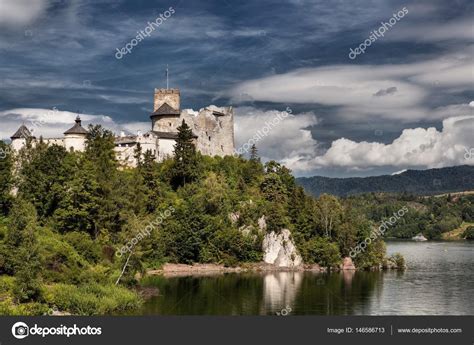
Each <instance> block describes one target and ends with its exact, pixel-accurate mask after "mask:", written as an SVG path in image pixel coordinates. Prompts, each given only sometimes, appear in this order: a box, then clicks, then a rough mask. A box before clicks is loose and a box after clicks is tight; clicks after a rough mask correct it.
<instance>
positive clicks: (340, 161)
mask: <svg viewBox="0 0 474 345" xmlns="http://www.w3.org/2000/svg"><path fill="white" fill-rule="evenodd" d="M472 133H474V116H472V115H466V116H456V117H450V118H447V119H445V120H444V121H443V128H442V130H441V131H438V130H437V129H436V128H434V127H430V128H426V129H425V128H414V129H405V130H404V131H403V132H402V134H401V135H400V137H398V138H397V139H395V140H394V141H393V142H392V143H390V144H383V143H378V142H366V141H362V142H355V141H352V140H349V139H345V138H340V139H338V140H335V141H333V142H332V144H331V147H330V148H329V149H328V150H327V152H326V153H325V154H324V155H321V156H316V157H314V158H313V159H309V160H308V159H302V158H299V159H295V158H293V159H287V161H288V162H290V163H291V165H290V168H292V169H294V170H297V171H312V170H315V169H319V168H323V167H344V168H347V169H353V170H360V169H367V168H373V167H383V166H392V167H397V168H399V169H406V168H409V167H419V166H422V167H425V168H439V167H444V166H453V165H460V164H474V156H473V157H470V155H469V153H470V152H471V149H472V148H474V137H473V135H472Z"/></svg>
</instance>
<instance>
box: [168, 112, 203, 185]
mask: <svg viewBox="0 0 474 345" xmlns="http://www.w3.org/2000/svg"><path fill="white" fill-rule="evenodd" d="M197 163H198V160H197V155H196V147H195V146H194V143H193V132H192V130H191V128H189V126H188V125H187V124H186V122H184V120H183V122H182V124H181V126H179V127H178V139H177V140H176V145H175V146H174V162H173V167H172V174H171V176H172V184H173V186H174V187H175V188H177V187H179V186H183V185H185V184H186V183H189V182H192V181H194V180H195V179H196V178H197V175H198V173H197Z"/></svg>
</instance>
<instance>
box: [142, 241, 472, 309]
mask: <svg viewBox="0 0 474 345" xmlns="http://www.w3.org/2000/svg"><path fill="white" fill-rule="evenodd" d="M388 251H389V254H391V253H393V252H401V253H402V254H403V255H404V256H405V259H406V262H407V264H408V267H409V268H408V270H407V271H406V272H397V271H392V272H359V271H356V272H354V271H346V272H340V273H330V274H326V273H324V274H322V273H313V272H272V273H244V274H235V273H234V274H221V275H214V276H201V277H197V276H194V277H171V278H164V277H149V278H147V279H145V280H144V281H143V284H144V285H149V286H154V287H157V288H158V289H159V290H160V295H159V296H155V297H153V298H151V299H150V300H148V301H147V302H146V303H145V305H144V306H143V308H142V309H141V310H138V311H136V314H138V315H275V313H276V312H281V311H282V310H283V309H284V308H287V307H289V308H290V309H291V312H290V313H289V314H290V315H308V314H310V315H437V314H444V315H472V314H473V313H474V299H473V298H472V295H474V270H473V267H474V243H472V242H464V243H462V242H461V243H459V242H429V243H426V242H424V243H414V242H407V241H404V242H400V241H398V242H389V243H388Z"/></svg>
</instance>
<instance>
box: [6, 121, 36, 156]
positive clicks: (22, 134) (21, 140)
mask: <svg viewBox="0 0 474 345" xmlns="http://www.w3.org/2000/svg"><path fill="white" fill-rule="evenodd" d="M29 138H32V139H34V138H35V137H34V136H32V135H31V132H30V130H29V129H28V128H27V127H26V126H25V125H21V126H20V128H18V130H17V131H16V132H15V134H13V135H12V136H11V137H10V139H11V140H12V149H13V150H15V151H20V150H21V149H22V148H23V147H24V146H25V145H26V140H27V139H29Z"/></svg>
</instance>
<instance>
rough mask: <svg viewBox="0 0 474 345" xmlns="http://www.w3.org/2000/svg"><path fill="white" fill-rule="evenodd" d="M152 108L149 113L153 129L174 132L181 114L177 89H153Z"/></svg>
mask: <svg viewBox="0 0 474 345" xmlns="http://www.w3.org/2000/svg"><path fill="white" fill-rule="evenodd" d="M153 110H154V112H153V113H152V114H151V115H150V118H151V121H152V130H153V131H156V132H176V131H177V128H178V127H179V125H180V121H179V117H180V115H181V109H180V93H179V89H155V96H154V107H153Z"/></svg>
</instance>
